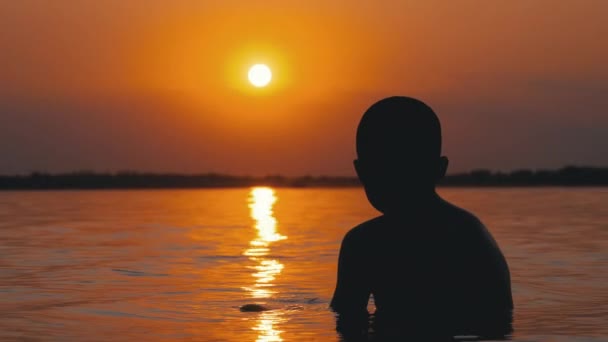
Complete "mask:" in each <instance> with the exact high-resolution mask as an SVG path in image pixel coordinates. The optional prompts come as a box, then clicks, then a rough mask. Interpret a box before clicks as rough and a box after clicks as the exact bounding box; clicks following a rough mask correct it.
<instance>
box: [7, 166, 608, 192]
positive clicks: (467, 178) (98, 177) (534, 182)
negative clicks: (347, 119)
mask: <svg viewBox="0 0 608 342" xmlns="http://www.w3.org/2000/svg"><path fill="white" fill-rule="evenodd" d="M439 185H440V186H493V187H494V186H507V187H508V186H608V168H599V167H579V166H567V167H564V168H561V169H558V170H517V171H512V172H492V171H490V170H474V171H471V172H467V173H458V174H451V175H448V176H446V177H445V178H444V179H442V180H441V182H440V184H439ZM251 186H274V187H357V186H361V184H360V182H359V180H358V179H357V178H356V177H339V176H338V177H330V176H302V177H285V176H281V175H273V176H265V177H250V176H232V175H223V174H217V173H206V174H194V175H189V174H173V173H144V172H118V173H99V172H89V171H80V172H71V173H61V174H50V173H42V172H34V173H31V174H29V175H12V176H0V190H27V189H31V190H37V189H162V188H167V189H174V188H229V187H251Z"/></svg>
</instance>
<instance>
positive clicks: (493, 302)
mask: <svg viewBox="0 0 608 342" xmlns="http://www.w3.org/2000/svg"><path fill="white" fill-rule="evenodd" d="M370 295H372V296H373V298H374V302H375V306H376V312H375V314H374V316H375V324H376V326H377V325H382V326H384V327H394V326H398V327H400V328H405V329H408V330H411V331H414V330H425V331H435V332H436V331H437V329H443V330H449V332H450V334H452V335H493V336H494V335H497V334H498V335H501V334H506V333H508V332H509V331H510V323H511V314H512V309H513V302H512V298H511V288H510V275H509V270H508V267H507V264H506V261H505V259H504V257H503V255H502V253H501V251H500V249H499V248H498V246H497V244H496V242H495V241H494V239H493V238H492V236H491V235H490V233H489V232H488V231H487V230H486V228H485V227H484V225H483V224H482V223H481V222H480V221H479V220H478V219H477V218H476V217H475V216H474V215H472V214H471V213H468V212H466V211H465V210H462V209H460V208H457V207H455V206H453V205H451V204H449V203H447V202H445V201H443V200H441V199H438V200H437V203H436V204H435V205H434V206H433V208H432V209H431V210H429V211H424V212H418V213H415V214H412V215H410V216H408V217H397V218H391V217H387V216H385V215H382V216H379V217H377V218H374V219H372V220H369V221H367V222H364V223H362V224H360V225H359V226H357V227H355V228H353V229H351V230H350V231H349V232H348V233H347V234H346V236H345V237H344V240H343V242H342V247H341V251H340V260H339V264H338V282H337V284H336V290H335V293H334V297H333V299H332V303H331V305H332V308H334V310H335V311H337V312H344V313H346V314H347V315H348V314H355V313H357V312H361V311H362V310H366V308H367V299H368V298H369V296H370Z"/></svg>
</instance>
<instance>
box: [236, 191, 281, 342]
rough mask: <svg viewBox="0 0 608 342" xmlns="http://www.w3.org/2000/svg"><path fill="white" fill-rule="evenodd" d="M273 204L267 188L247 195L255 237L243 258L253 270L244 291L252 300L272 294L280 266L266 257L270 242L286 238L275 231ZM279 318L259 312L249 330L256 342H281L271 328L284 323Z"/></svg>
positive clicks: (276, 314) (273, 313)
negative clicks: (252, 332)
mask: <svg viewBox="0 0 608 342" xmlns="http://www.w3.org/2000/svg"><path fill="white" fill-rule="evenodd" d="M276 201H277V197H276V195H275V191H274V190H273V189H272V188H269V187H255V188H252V189H251V192H250V194H249V209H250V213H251V218H253V220H254V221H255V224H254V228H255V229H256V230H257V236H256V237H255V238H254V239H253V240H251V241H250V242H249V248H248V249H247V250H245V251H244V252H243V255H245V256H248V257H249V259H250V260H252V261H254V262H255V263H256V265H255V266H252V267H251V268H252V269H253V270H254V273H253V274H252V276H253V278H254V284H253V285H252V286H251V287H246V288H245V290H247V291H249V293H250V294H251V296H252V297H253V298H256V299H265V298H271V297H272V296H273V295H274V294H275V293H276V291H273V290H272V287H273V286H274V284H273V283H272V282H273V281H274V280H275V277H276V276H277V275H279V274H280V273H281V271H282V270H283V267H284V266H283V264H282V263H281V262H279V261H278V260H276V259H271V258H268V255H269V254H270V245H271V243H273V242H276V241H280V240H284V239H286V238H287V237H286V236H284V235H281V234H279V232H278V231H277V220H276V218H275V217H274V216H273V211H272V207H273V206H274V204H275V202H276ZM281 315H282V313H281V312H280V311H279V310H271V311H264V312H262V313H260V316H259V317H258V320H257V324H256V326H255V327H253V328H252V329H253V330H255V331H257V332H258V333H259V335H258V339H257V341H258V342H270V341H283V339H282V338H281V332H282V331H280V330H277V329H275V325H276V324H278V323H280V322H282V321H283V320H284V319H283V318H282V317H281Z"/></svg>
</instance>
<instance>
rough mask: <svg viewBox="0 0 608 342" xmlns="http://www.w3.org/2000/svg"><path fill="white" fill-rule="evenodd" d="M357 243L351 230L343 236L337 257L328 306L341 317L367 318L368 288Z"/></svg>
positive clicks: (360, 249)
mask: <svg viewBox="0 0 608 342" xmlns="http://www.w3.org/2000/svg"><path fill="white" fill-rule="evenodd" d="M358 245H359V242H358V241H357V239H355V238H354V234H353V232H352V231H351V232H349V233H348V234H346V236H344V239H343V240H342V245H341V247H340V255H339V257H338V275H337V282H336V288H335V290H334V295H333V298H332V300H331V304H330V307H331V309H332V310H333V311H334V312H336V313H338V314H339V315H341V316H343V317H344V316H349V317H365V318H366V319H367V315H368V312H367V303H368V301H369V295H370V289H369V285H368V281H367V279H366V277H365V271H366V268H365V266H364V262H363V258H364V256H363V255H362V254H361V251H362V248H360V247H361V246H358Z"/></svg>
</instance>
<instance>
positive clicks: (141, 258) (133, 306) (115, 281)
mask: <svg viewBox="0 0 608 342" xmlns="http://www.w3.org/2000/svg"><path fill="white" fill-rule="evenodd" d="M440 193H441V194H442V195H443V196H444V197H445V198H446V199H448V200H450V201H452V202H453V203H455V204H456V205H459V206H461V207H463V208H465V209H468V210H470V211H472V212H474V213H476V214H477V215H478V216H479V217H480V219H481V220H482V221H483V222H484V223H486V225H487V226H488V228H489V230H490V231H491V232H492V234H493V235H494V237H495V238H496V240H497V242H498V243H499V245H500V246H501V248H502V250H503V252H504V254H505V256H506V258H507V261H508V263H509V265H510V268H511V277H512V283H513V295H514V302H515V317H514V336H513V340H516V341H547V342H555V341H607V340H608V272H607V271H608V267H607V266H608V188H542V189H526V188H513V189H468V188H446V189H440ZM376 215H377V212H376V211H375V210H374V209H373V208H372V207H371V206H370V205H369V204H368V202H367V200H366V198H365V195H364V193H363V190H362V189H357V188H353V189H283V188H278V189H270V188H251V189H230V190H226V189H222V190H208V189H204V190H158V191H148V190H141V191H139V190H137V191H49V192H0V340H1V341H13V340H15V341H110V340H111V341H194V340H195V341H337V340H338V337H337V335H336V333H335V325H334V323H335V322H334V318H333V315H332V314H331V313H330V312H329V311H328V310H327V306H328V302H329V300H330V298H331V295H332V293H333V289H334V285H335V273H336V261H337V253H338V249H339V245H340V241H341V239H342V236H343V235H344V233H345V232H346V231H347V230H348V229H350V228H351V227H353V226H354V225H356V224H358V223H360V222H362V221H364V220H367V219H369V218H372V217H374V216H376ZM247 303H264V304H265V305H267V306H268V307H270V308H272V309H273V310H270V311H265V312H261V313H255V312H241V311H240V310H239V307H240V306H241V305H243V304H247Z"/></svg>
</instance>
